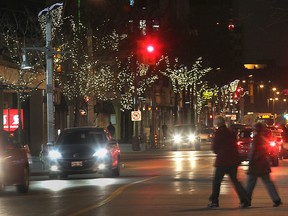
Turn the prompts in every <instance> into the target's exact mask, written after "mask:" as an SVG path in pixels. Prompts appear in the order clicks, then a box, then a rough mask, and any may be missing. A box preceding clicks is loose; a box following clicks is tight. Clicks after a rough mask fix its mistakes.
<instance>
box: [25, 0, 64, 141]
mask: <svg viewBox="0 0 288 216" xmlns="http://www.w3.org/2000/svg"><path fill="white" fill-rule="evenodd" d="M57 7H63V3H55V4H53V5H52V6H50V7H47V8H45V9H43V10H42V11H40V12H39V14H38V17H40V16H42V15H45V17H46V25H45V30H46V35H45V36H46V44H45V47H25V48H22V49H23V51H24V52H23V53H24V54H23V56H22V58H23V62H22V65H21V68H22V69H25V66H26V65H27V62H26V58H25V51H26V50H37V51H41V52H45V55H46V96H47V145H48V146H49V145H53V143H54V140H55V123H54V122H55V120H54V105H53V54H57V53H59V54H60V53H69V52H63V51H54V50H53V47H52V44H51V41H52V16H51V11H52V10H53V9H55V8H57Z"/></svg>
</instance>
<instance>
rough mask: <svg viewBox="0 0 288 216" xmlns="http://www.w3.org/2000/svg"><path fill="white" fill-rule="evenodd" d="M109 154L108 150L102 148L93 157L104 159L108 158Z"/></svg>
mask: <svg viewBox="0 0 288 216" xmlns="http://www.w3.org/2000/svg"><path fill="white" fill-rule="evenodd" d="M107 153H108V150H107V149H105V148H101V149H98V150H97V151H96V152H95V153H94V154H93V156H96V157H98V158H104V157H106V156H107Z"/></svg>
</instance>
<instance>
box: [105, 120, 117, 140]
mask: <svg viewBox="0 0 288 216" xmlns="http://www.w3.org/2000/svg"><path fill="white" fill-rule="evenodd" d="M107 129H108V131H109V132H110V134H111V135H112V136H113V137H114V135H115V127H114V126H113V124H112V122H109V125H108V126H107Z"/></svg>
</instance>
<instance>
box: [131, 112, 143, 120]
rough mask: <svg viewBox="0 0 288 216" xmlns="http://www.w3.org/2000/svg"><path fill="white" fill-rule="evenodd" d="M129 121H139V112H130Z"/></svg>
mask: <svg viewBox="0 0 288 216" xmlns="http://www.w3.org/2000/svg"><path fill="white" fill-rule="evenodd" d="M131 119H132V121H141V111H132V112H131Z"/></svg>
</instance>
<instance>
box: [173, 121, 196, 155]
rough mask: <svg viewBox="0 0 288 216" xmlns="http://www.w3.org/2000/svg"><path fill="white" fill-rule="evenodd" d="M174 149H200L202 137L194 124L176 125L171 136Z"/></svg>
mask: <svg viewBox="0 0 288 216" xmlns="http://www.w3.org/2000/svg"><path fill="white" fill-rule="evenodd" d="M170 141H171V144H172V149H173V150H178V149H180V148H194V149H195V150H200V139H199V135H198V132H197V130H196V128H195V127H194V126H193V125H189V124H181V125H175V126H174V128H173V132H172V137H170Z"/></svg>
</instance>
